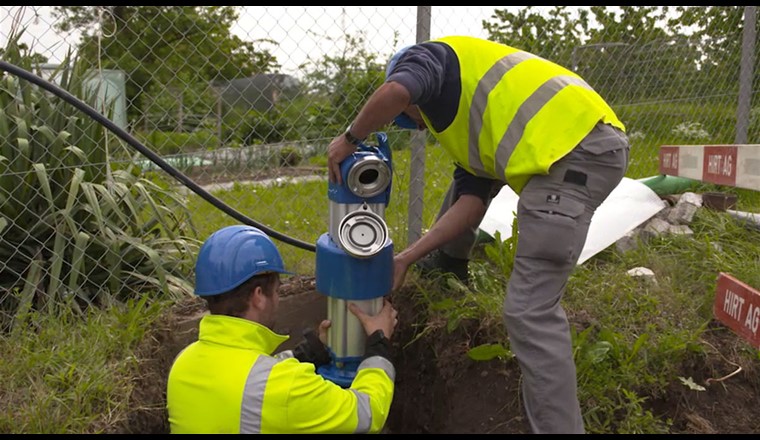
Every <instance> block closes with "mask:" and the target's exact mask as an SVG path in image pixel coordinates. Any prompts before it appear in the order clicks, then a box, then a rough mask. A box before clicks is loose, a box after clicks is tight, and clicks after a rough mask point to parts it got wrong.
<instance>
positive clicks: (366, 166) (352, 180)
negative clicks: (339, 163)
mask: <svg viewBox="0 0 760 440" xmlns="http://www.w3.org/2000/svg"><path fill="white" fill-rule="evenodd" d="M390 184H391V170H390V168H389V167H388V165H387V164H386V163H385V162H383V160H382V159H380V158H379V157H377V156H363V157H360V158H359V159H357V160H356V162H355V163H354V164H353V165H352V166H351V168H350V169H349V170H348V173H347V175H346V185H347V186H348V188H349V189H350V190H351V192H352V193H354V194H355V195H356V196H358V197H364V198H369V197H374V196H376V195H378V194H380V193H382V192H383V191H385V190H386V189H387V188H388V185H390Z"/></svg>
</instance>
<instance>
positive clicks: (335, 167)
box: [327, 134, 356, 184]
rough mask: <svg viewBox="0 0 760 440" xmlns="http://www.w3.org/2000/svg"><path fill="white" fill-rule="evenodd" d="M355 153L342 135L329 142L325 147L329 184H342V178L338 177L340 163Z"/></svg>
mask: <svg viewBox="0 0 760 440" xmlns="http://www.w3.org/2000/svg"><path fill="white" fill-rule="evenodd" d="M355 151H356V146H355V145H353V144H351V143H350V142H348V141H347V140H346V137H345V136H343V134H340V135H339V136H338V137H336V138H335V139H333V140H332V142H330V146H329V147H327V171H328V176H327V177H328V179H330V182H334V183H335V182H337V183H338V184H343V176H341V175H340V163H341V162H343V159H345V158H347V157H348V156H350V155H351V154H353V153H354V152H355Z"/></svg>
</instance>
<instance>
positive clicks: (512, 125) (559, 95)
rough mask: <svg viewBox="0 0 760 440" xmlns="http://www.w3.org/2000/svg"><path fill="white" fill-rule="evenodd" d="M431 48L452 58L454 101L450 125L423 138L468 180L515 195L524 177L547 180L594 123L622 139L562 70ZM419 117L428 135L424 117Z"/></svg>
mask: <svg viewBox="0 0 760 440" xmlns="http://www.w3.org/2000/svg"><path fill="white" fill-rule="evenodd" d="M432 41H440V42H443V43H446V44H447V45H449V46H450V47H451V48H452V49H453V50H454V52H455V53H456V55H457V58H458V59H459V68H460V77H461V83H462V95H461V97H460V99H459V108H458V109H457V114H456V117H455V118H454V121H453V122H452V123H451V124H450V125H449V126H448V127H447V128H446V129H444V130H443V131H441V132H436V131H435V130H434V129H432V128H430V131H431V133H432V134H433V135H434V136H435V138H436V139H437V140H438V142H439V143H440V144H441V147H442V148H443V149H445V150H446V151H448V153H449V154H450V155H451V156H452V157H453V158H454V160H455V161H456V163H457V164H459V165H460V166H461V167H463V168H464V169H466V170H468V171H469V172H471V173H472V174H475V175H478V176H483V177H489V178H492V179H498V180H502V181H504V182H506V183H507V185H509V186H510V187H511V188H512V189H513V190H514V191H515V192H516V193H518V194H519V193H520V192H521V191H522V189H523V187H524V186H525V184H526V183H527V182H528V179H530V177H531V176H533V175H536V174H547V173H548V171H549V167H551V165H552V164H553V163H554V162H556V161H557V160H559V159H560V158H562V157H563V156H565V155H566V154H567V153H569V152H570V151H571V150H572V149H573V148H574V147H575V146H576V145H578V143H579V142H580V141H581V140H582V139H583V138H584V137H585V136H586V135H587V134H589V133H590V132H591V130H592V129H593V128H594V126H595V125H596V124H597V123H598V122H600V121H601V122H604V123H607V124H610V125H612V126H615V127H617V128H619V129H621V130H623V131H625V127H624V125H623V123H622V122H620V120H619V119H618V118H617V116H616V115H615V112H613V111H612V109H611V108H610V106H609V105H608V104H607V103H606V102H605V101H604V99H602V97H601V96H599V94H597V93H596V92H595V91H594V90H593V89H592V88H591V87H590V86H589V85H588V84H586V82H585V81H584V80H583V79H582V78H581V77H580V76H578V75H577V74H575V73H574V72H571V71H570V70H568V69H565V68H564V67H562V66H559V65H557V64H555V63H552V62H550V61H548V60H545V59H543V58H540V57H538V56H536V55H533V54H530V53H528V52H524V51H521V50H519V49H515V48H513V47H510V46H507V45H504V44H499V43H495V42H492V41H487V40H482V39H479V38H473V37H464V36H455V37H445V38H440V39H437V40H432ZM422 117H423V119H424V120H425V122H426V123H427V126H428V127H432V124H431V123H430V121H429V120H428V118H427V116H426V115H425V114H424V112H423V114H422Z"/></svg>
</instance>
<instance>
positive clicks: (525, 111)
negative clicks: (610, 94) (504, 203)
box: [494, 76, 593, 181]
mask: <svg viewBox="0 0 760 440" xmlns="http://www.w3.org/2000/svg"><path fill="white" fill-rule="evenodd" d="M569 85H576V86H581V87H585V88H587V89H589V90H593V89H592V88H591V86H589V85H588V84H586V81H584V80H582V79H580V78H578V77H575V76H555V77H553V78H551V79H549V80H548V81H546V82H545V83H543V84H541V87H539V88H538V89H536V91H535V92H533V93H532V94H531V95H530V96H529V97H528V99H526V100H525V102H523V103H522V105H521V106H520V108H519V109H518V110H517V114H516V115H515V117H514V118H513V119H512V122H510V123H509V127H507V132H506V133H504V137H502V138H501V141H499V146H498V147H497V148H496V153H495V154H494V156H495V160H496V170H495V171H496V172H497V173H498V174H497V175H498V176H499V177H501V178H502V179H504V180H505V181H506V176H505V174H506V170H507V162H509V157H510V156H512V153H513V152H514V151H515V148H517V144H518V143H519V142H520V139H522V136H523V134H524V132H525V125H526V124H527V123H528V121H530V120H531V118H533V116H535V115H536V113H538V111H539V110H541V108H542V107H543V106H544V105H546V103H547V102H549V101H550V100H551V99H552V98H553V97H554V96H555V95H556V94H557V93H559V91H560V90H562V89H564V88H565V87H567V86H569Z"/></svg>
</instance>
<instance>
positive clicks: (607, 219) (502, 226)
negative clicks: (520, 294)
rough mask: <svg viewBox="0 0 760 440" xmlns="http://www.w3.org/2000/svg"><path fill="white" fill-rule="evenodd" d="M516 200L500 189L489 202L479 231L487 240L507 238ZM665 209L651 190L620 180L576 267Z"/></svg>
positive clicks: (593, 221)
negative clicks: (486, 235) (498, 235)
mask: <svg viewBox="0 0 760 440" xmlns="http://www.w3.org/2000/svg"><path fill="white" fill-rule="evenodd" d="M517 199H518V196H517V194H515V192H514V191H512V190H511V189H510V188H509V187H508V186H504V187H503V188H502V189H501V191H499V194H498V195H497V196H496V197H495V198H494V199H493V201H491V205H490V206H489V207H488V211H486V215H485V217H483V221H482V222H481V223H480V229H481V230H482V231H483V232H485V233H487V234H488V235H490V236H491V237H493V236H494V235H495V234H496V232H497V231H498V232H499V233H500V235H501V239H502V240H506V239H507V238H509V237H511V236H512V221H513V220H514V215H515V213H516V212H517ZM665 206H666V202H664V201H663V200H661V199H660V196H658V195H657V193H655V192H654V191H653V190H652V189H651V188H649V187H648V186H646V185H645V184H643V183H641V182H640V181H638V180H633V179H629V178H627V177H626V178H623V180H622V181H621V182H620V184H619V185H618V186H617V187H616V188H615V189H614V190H613V191H612V192H611V193H610V195H609V197H607V200H605V201H604V203H602V204H601V205H600V206H599V208H597V210H596V212H595V213H594V217H593V218H592V219H591V226H590V227H589V231H588V237H586V244H585V246H584V247H583V251H581V256H580V258H579V259H578V264H583V263H584V262H585V261H586V260H588V259H589V258H591V257H593V256H594V255H596V254H597V253H599V252H601V251H602V250H604V249H605V248H607V246H609V245H611V244H613V243H615V242H616V241H617V240H619V239H620V238H622V237H623V236H624V235H625V234H627V233H628V232H630V231H632V230H634V229H635V228H636V227H637V226H639V225H641V224H642V223H644V222H646V221H647V220H649V219H650V218H652V217H653V216H654V215H655V214H657V213H658V212H660V211H661V210H662V209H663V208H665Z"/></svg>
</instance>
